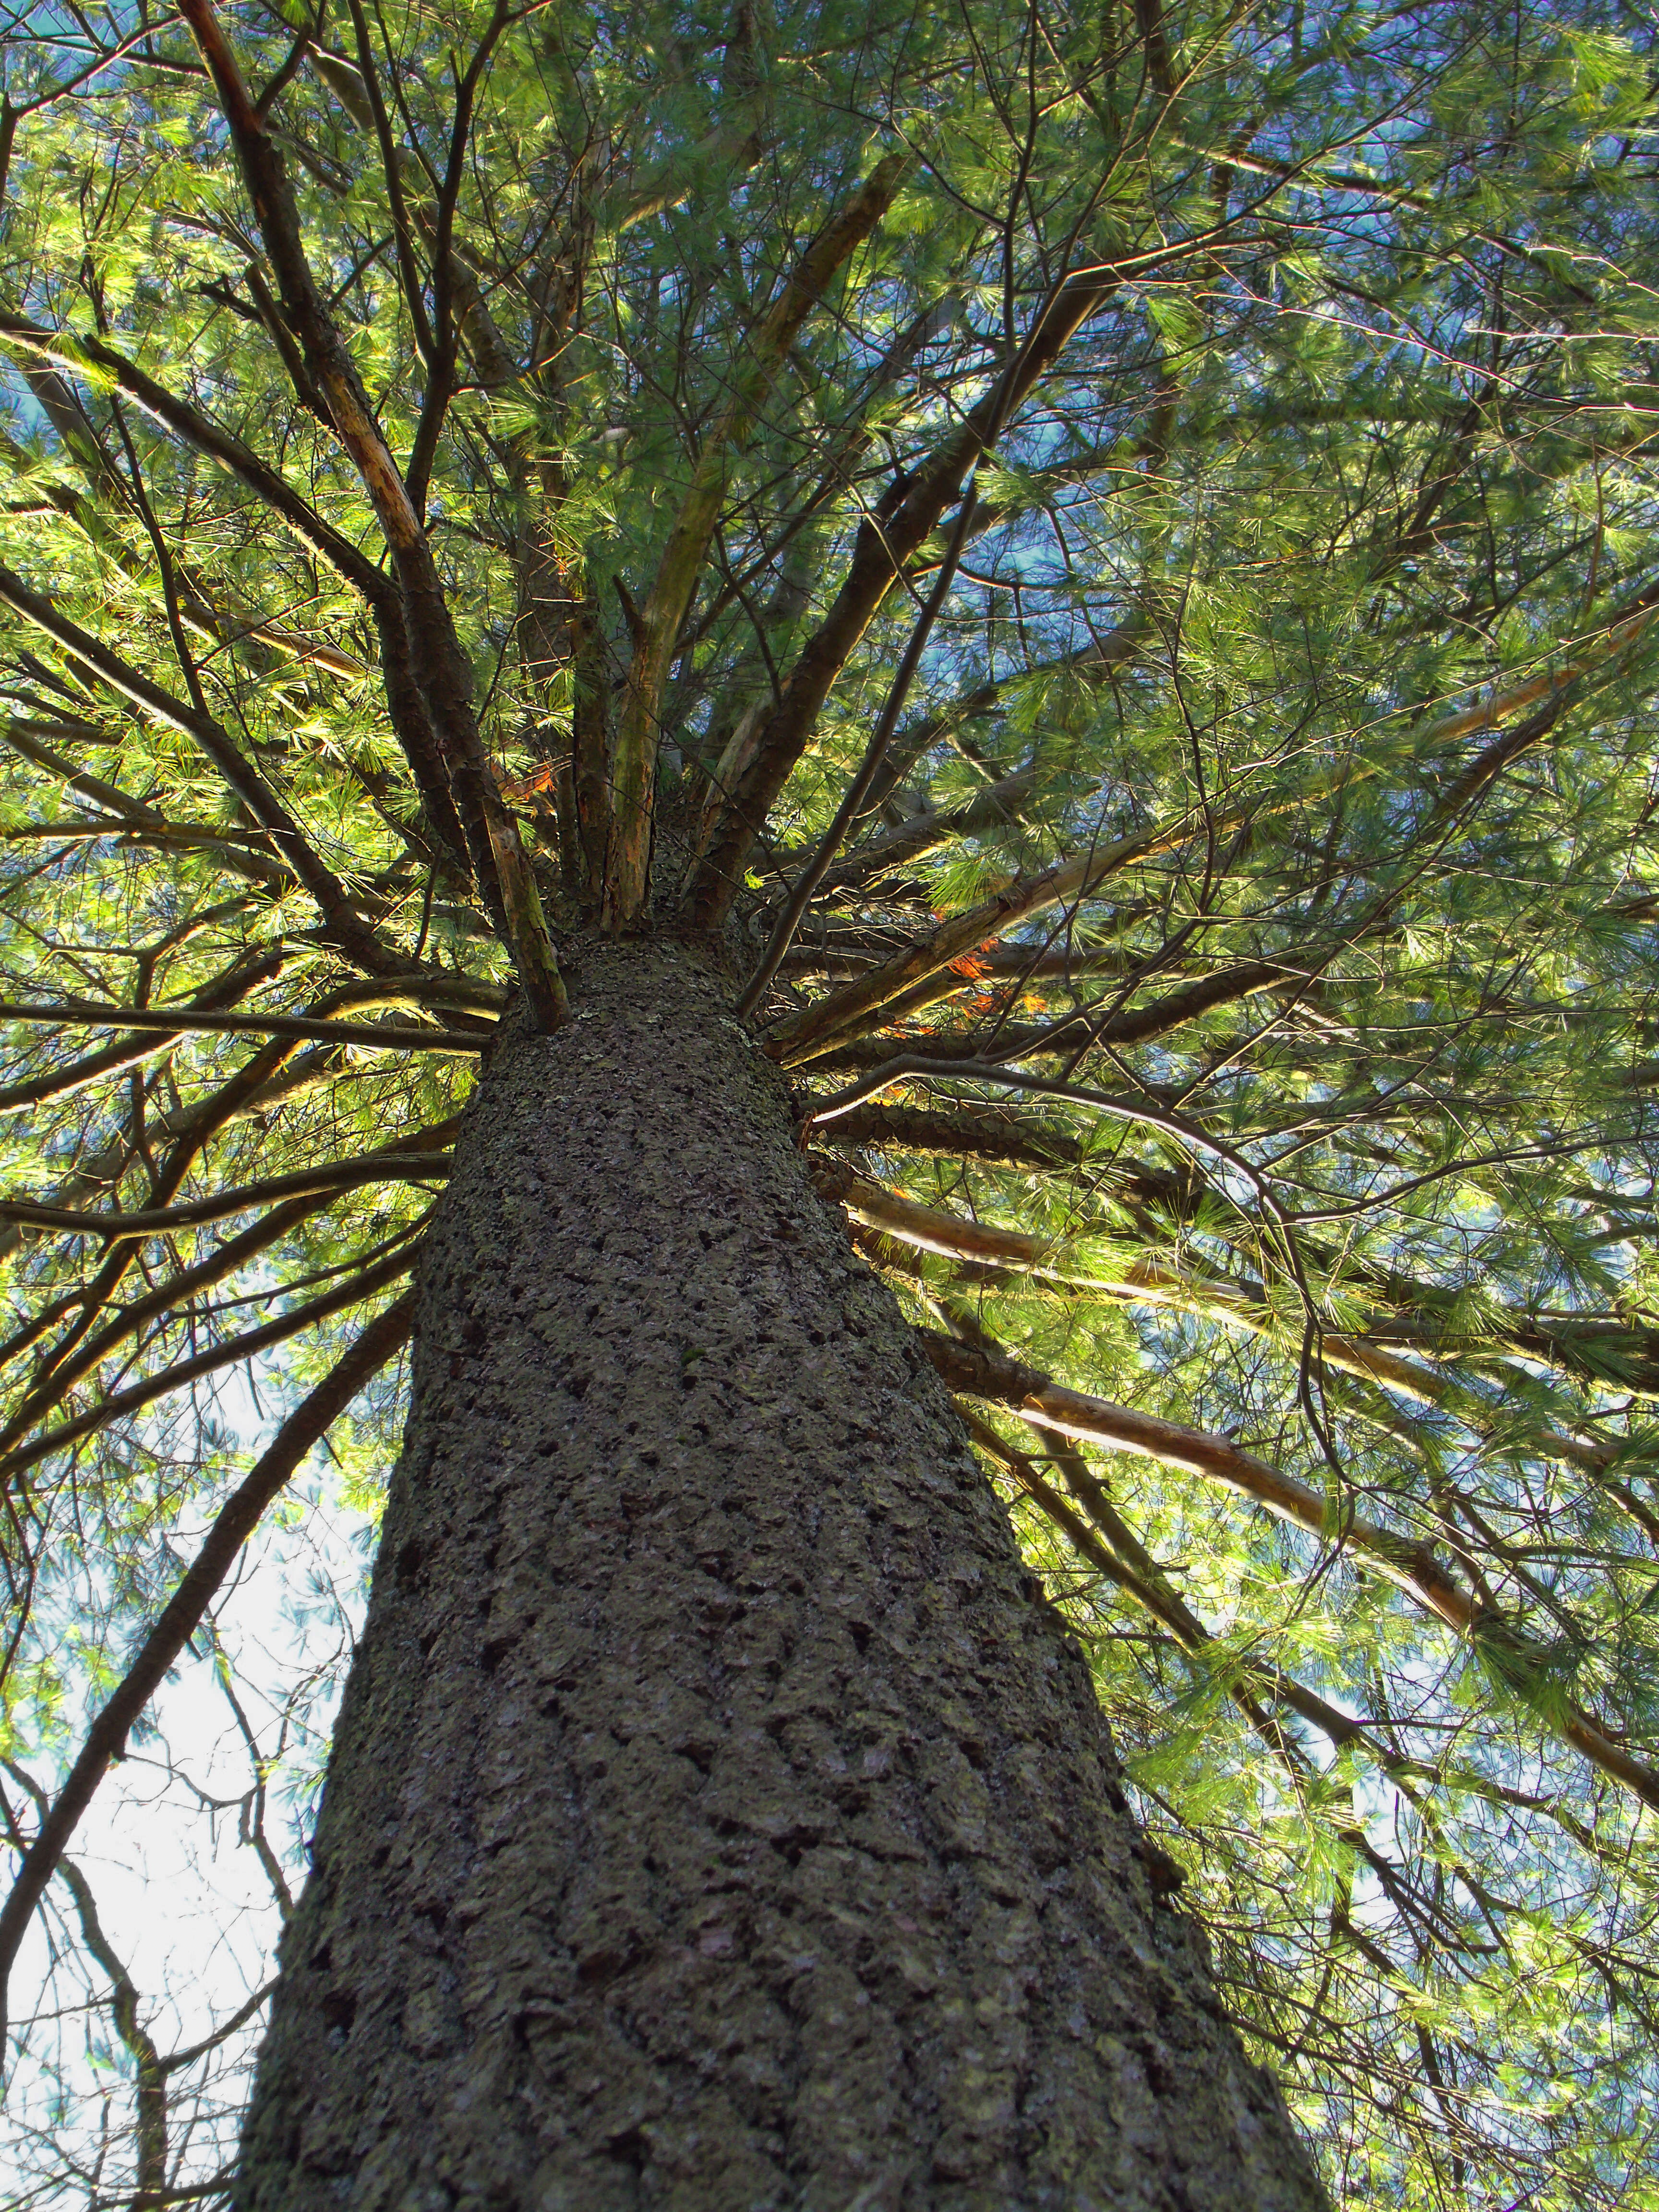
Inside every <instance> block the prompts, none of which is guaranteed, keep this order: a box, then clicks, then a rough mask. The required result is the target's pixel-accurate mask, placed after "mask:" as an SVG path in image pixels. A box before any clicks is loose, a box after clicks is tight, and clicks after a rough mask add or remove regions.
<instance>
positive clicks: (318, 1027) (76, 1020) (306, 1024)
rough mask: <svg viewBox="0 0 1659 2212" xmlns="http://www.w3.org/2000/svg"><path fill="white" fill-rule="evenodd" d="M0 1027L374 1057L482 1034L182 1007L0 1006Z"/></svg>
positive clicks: (481, 1042) (474, 1045)
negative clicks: (289, 1042)
mask: <svg viewBox="0 0 1659 2212" xmlns="http://www.w3.org/2000/svg"><path fill="white" fill-rule="evenodd" d="M0 1022H42V1023H46V1024H48V1025H49V1026H51V1027H53V1028H66V1029H67V1028H72V1027H79V1028H82V1029H112V1030H122V1029H125V1030H150V1031H152V1032H154V1031H160V1032H161V1035H162V1036H163V1037H166V1036H168V1034H169V1033H170V1032H173V1031H183V1030H200V1031H201V1032H203V1033H204V1035H208V1036H218V1035H220V1034H224V1035H228V1036H269V1037H316V1038H318V1039H319V1040H320V1041H321V1042H324V1043H326V1044H349V1045H368V1046H371V1047H373V1048H374V1049H375V1050H376V1051H380V1052H445V1053H478V1052H482V1051H483V1049H484V1048H485V1047H486V1046H487V1045H488V1043H489V1036H490V1032H489V1030H436V1029H435V1030H421V1029H414V1028H400V1027H398V1026H396V1025H394V1024H392V1023H391V1022H331V1021H321V1020H313V1018H311V1017H310V1016H308V1015H305V1014H229V1013H197V1012H191V1010H190V1009H189V1008H187V1007H184V1006H94V1005H80V1006H42V1005H39V1004H28V1003H23V1002H21V1001H17V1000H0Z"/></svg>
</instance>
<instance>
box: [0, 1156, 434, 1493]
mask: <svg viewBox="0 0 1659 2212" xmlns="http://www.w3.org/2000/svg"><path fill="white" fill-rule="evenodd" d="M295 1205H296V1206H300V1207H301V1218H304V1201H303V1200H295ZM270 1218H271V1217H270V1216H267V1220H269V1219H270ZM422 1218H424V1217H422ZM262 1226H263V1225H262ZM416 1226H418V1224H416ZM418 1249H419V1248H418V1246H417V1245H416V1244H415V1243H412V1242H410V1239H409V1238H405V1239H404V1240H403V1241H402V1242H401V1243H399V1244H398V1247H397V1249H396V1250H394V1251H393V1252H392V1254H391V1255H389V1256H388V1257H387V1258H386V1259H383V1260H381V1261H379V1262H378V1263H377V1264H376V1265H375V1266H374V1267H369V1268H368V1269H366V1270H365V1271H364V1272H363V1273H362V1274H359V1275H354V1276H353V1277H352V1278H351V1279H350V1280H349V1282H347V1283H344V1284H343V1285H339V1286H338V1287H337V1288H336V1289H334V1290H331V1291H325V1293H324V1295H323V1296H322V1297H318V1298H312V1299H310V1300H309V1301H308V1302H307V1304H304V1305H300V1306H295V1307H293V1308H292V1309H291V1310H289V1312H287V1313H284V1314H279V1315H278V1316H277V1317H276V1320H275V1321H268V1322H265V1323H264V1326H263V1327H262V1328H255V1329H250V1330H249V1331H248V1333H247V1334H246V1336H238V1337H232V1338H229V1339H228V1340H227V1341H226V1342H225V1343H223V1344H216V1345H213V1346H210V1348H209V1350H207V1351H206V1352H197V1354H196V1356H195V1358H192V1359H181V1360H179V1361H178V1362H176V1363H175V1364H174V1365H173V1366H171V1367H164V1368H161V1369H160V1370H158V1371H157V1372H156V1373H155V1374H154V1375H146V1376H144V1377H143V1380H142V1381H141V1382H137V1383H129V1385H128V1386H127V1388H126V1389H125V1390H116V1391H112V1392H111V1393H110V1394H109V1395H107V1396H106V1397H104V1398H101V1399H100V1401H99V1402H98V1403H97V1404H96V1405H95V1406H90V1407H88V1409H87V1410H86V1412H85V1413H77V1414H76V1415H74V1416H73V1417H72V1418H71V1419H69V1420H67V1421H60V1422H59V1423H58V1426H57V1427H56V1428H55V1429H48V1430H46V1431H44V1432H43V1433H42V1434H41V1435H40V1436H37V1437H33V1438H32V1439H31V1440H30V1442H29V1443H26V1444H20V1445H19V1446H18V1447H17V1449H15V1450H14V1451H11V1452H9V1453H8V1454H7V1455H6V1457H5V1459H4V1461H3V1462H0V1484H3V1485H4V1486H7V1487H9V1486H10V1485H11V1483H12V1482H13V1481H15V1479H16V1477H17V1476H18V1475H20V1474H26V1473H27V1471H28V1469H29V1468H32V1467H35V1466H38V1464H39V1463H40V1461H41V1460H43V1459H49V1458H50V1457H51V1456H52V1453H54V1452H57V1451H64V1450H67V1449H68V1448H69V1447H70V1445H71V1444H77V1443H82V1441H83V1440H84V1439H85V1438H86V1437H89V1436H92V1435H93V1434H94V1432H95V1431H98V1430H99V1429H105V1428H107V1427H108V1426H109V1425H110V1424H111V1423H112V1421H118V1420H124V1419H125V1418H126V1416H127V1415H128V1414H129V1413H138V1412H139V1411H141V1410H142V1409H143V1407H145V1406H149V1405H152V1404H153V1403H154V1402H155V1400H156V1399H157V1398H165V1397H166V1396H167V1395H168V1394H169V1393H170V1392H172V1391H174V1390H182V1389H184V1388H185V1384H186V1383H198V1382H200V1380H201V1379H202V1377H203V1376H204V1375H213V1374H216V1373H217V1371H218V1370H219V1369H220V1368H222V1367H230V1366H234V1365H235V1364H238V1363H239V1362H240V1361H242V1360H244V1359H253V1358H258V1355H259V1353H260V1352H268V1351H270V1348H271V1346H273V1345H276V1344H285V1343H286V1342H287V1341H288V1340H289V1337H291V1336H297V1335H298V1334H299V1333H300V1331H301V1329H304V1328H312V1327H313V1325H314V1324H315V1323H316V1322H319V1321H326V1320H327V1319H328V1318H329V1316H330V1315H331V1314H336V1313H338V1312H339V1311H340V1310H341V1308H342V1307H343V1306H349V1305H356V1304H358V1303H359V1302H360V1301H361V1300H362V1299H363V1298H366V1297H370V1296H371V1295H372V1294H373V1293H374V1291H379V1290H384V1289H385V1287H386V1285H387V1284H388V1283H394V1282H396V1281H397V1280H398V1278H399V1277H400V1276H402V1275H406V1274H407V1273H409V1270H410V1268H411V1267H413V1266H414V1264H415V1259H416V1252H417V1251H418ZM124 1318H125V1316H124Z"/></svg>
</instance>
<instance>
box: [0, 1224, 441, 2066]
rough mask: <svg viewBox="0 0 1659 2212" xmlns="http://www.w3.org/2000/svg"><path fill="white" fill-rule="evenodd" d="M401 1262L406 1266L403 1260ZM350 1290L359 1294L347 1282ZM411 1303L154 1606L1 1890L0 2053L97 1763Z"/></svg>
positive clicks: (301, 1411) (276, 1440)
mask: <svg viewBox="0 0 1659 2212" xmlns="http://www.w3.org/2000/svg"><path fill="white" fill-rule="evenodd" d="M402 1264H403V1265H404V1266H407V1265H408V1264H409V1262H408V1261H407V1259H405V1260H404V1261H403V1263H402ZM352 1290H353V1292H354V1294H356V1295H361V1292H360V1291H358V1290H357V1286H356V1285H353V1286H352ZM349 1302H350V1301H349V1300H345V1301H342V1303H349ZM414 1310H415V1298H414V1293H413V1292H412V1291H405V1292H404V1295H403V1296H402V1297H400V1298H398V1300H397V1301H396V1303H395V1304H392V1305H390V1306H388V1307H387V1308H386V1310H385V1312H384V1313H382V1314H380V1315H379V1316H377V1317H376V1318H375V1319H374V1321H372V1322H369V1323H368V1326H367V1327H366V1328H364V1329H363V1330H362V1334H360V1335H359V1336H358V1338H357V1340H356V1343H355V1344H354V1345H353V1346H351V1348H350V1350H349V1352H346V1353H344V1354H343V1357H342V1358H339V1359H338V1360H337V1361H336V1362H335V1364H334V1366H333V1367H332V1368H331V1370H330V1371H329V1373H328V1375H327V1376H325V1378H324V1380H323V1381H322V1382H321V1383H319V1384H318V1385H317V1387H316V1389H314V1390H313V1391H312V1392H311V1394H310V1395H309V1396H308V1397H307V1398H306V1399H305V1401H303V1403H302V1404H301V1405H300V1406H298V1407H295V1410H294V1412H293V1413H290V1414H289V1417H288V1419H286V1420H285V1421H284V1422H283V1425H282V1427H281V1428H280V1429H279V1430H278V1431H276V1436H275V1437H273V1438H272V1440H271V1442H270V1444H269V1445H268V1446H267V1447H266V1449H265V1450H264V1452H263V1453H262V1454H261V1455H260V1457H259V1459H258V1462H256V1464H255V1465H254V1467H253V1468H252V1470H251V1472H250V1473H249V1474H247V1475H246V1477H245V1478H244V1479H243V1480H242V1481H241V1482H240V1484H239V1485H238V1486H237V1487H236V1489H235V1490H234V1492H232V1493H231V1495H230V1497H229V1498H228V1499H227V1500H226V1501H225V1503H224V1504H223V1505H222V1506H221V1507H220V1509H219V1511H218V1513H217V1515H216V1517H215V1520H214V1523H213V1526H212V1528H210V1530H209V1531H208V1534H207V1536H206V1538H205V1539H204V1542H203V1545H202V1547H201V1549H200V1551H199V1552H198V1553H197V1555H196V1557H195V1559H193V1560H192V1561H191V1565H190V1566H189V1567H188V1568H187V1569H186V1570H185V1574H184V1577H183V1578H182V1579H181V1580H180V1582H179V1586H178V1588H177V1589H175V1590H174V1591H173V1595H172V1596H171V1598H169V1599H168V1601H167V1604H166V1606H165V1607H163V1608H162V1611H161V1616H160V1618H159V1619H158V1620H157V1621H156V1623H155V1627H154V1628H152V1629H151V1631H150V1632H149V1636H148V1637H146V1638H145V1639H144V1643H143V1648H142V1649H141V1650H140V1651H139V1653H138V1656H137V1659H136V1660H135V1661H134V1662H133V1663H132V1665H131V1667H130V1668H128V1670H127V1674H126V1676H125V1680H123V1681H122V1683H121V1684H120V1686H119V1687H118V1689H117V1690H116V1691H115V1692H113V1694H112V1696H111V1697H110V1698H109V1699H107V1700H106V1703H105V1705H104V1706H103V1708H102V1710H101V1711H100V1712H99V1714H98V1717H97V1718H96V1719H95V1720H94V1723H93V1724H92V1726H91V1728H90V1729H88V1734H87V1740H86V1741H85V1743H84V1744H83V1745H82V1748H81V1751H80V1754H79V1756H78V1757H77V1758H76V1761H75V1764H74V1765H73V1766H72V1767H71V1768H70V1771H69V1774H68V1776H67V1777H66V1778H65V1780H64V1786H63V1788H62V1789H61V1790H59V1791H58V1796H57V1799H56V1801H55V1802H54V1803H53V1805H52V1810H51V1811H50V1812H49V1813H48V1814H46V1818H45V1819H44V1820H42V1822H41V1824H40V1829H39V1832H37V1834H36V1836H35V1838H34V1841H33V1844H31V1845H30V1846H29V1849H28V1850H27V1853H26V1854H25V1855H24V1858H23V1863H22V1864H21V1867H20V1868H19V1869H18V1870H17V1874H16V1875H15V1879H14V1881H13V1883H12V1887H11V1893H10V1895H9V1897H8V1898H7V1899H6V1903H5V1906H4V1908H3V1910H0V2051H3V2039H4V2023H5V1992H6V1984H7V1980H8V1978H9V1975H10V1972H11V1968H12V1965H13V1962H14V1960H15V1959H16V1956H17V1948H18V1945H19V1944H20V1943H21V1941H22V1938H23V1935H24V1931H25V1930H26V1929H27V1926H28V1923H29V1922H30V1920H31V1918H32V1917H33V1913H34V1909H35V1906H36V1905H38V1904H39V1903H40V1898H41V1894H42V1893H43V1892H44V1891H45V1889H46V1884H47V1882H48V1881H51V1879H52V1873H53V1871H54V1869H56V1867H57V1865H58V1861H59V1860H60V1859H61V1858H62V1857H63V1854H64V1850H66V1848H67V1847H68V1844H69V1840H70V1837H71V1836H72V1835H73V1833H74V1832H75V1829H76V1824H77V1823H78V1821H79V1820H80V1818H81V1816H82V1814H83V1813H84V1812H85V1811H86V1809H87V1807H88V1805H89V1804H90V1803H91V1802H92V1797H93V1793H94V1791H95V1790H96V1789H97V1787H98V1784H99V1783H100V1781H101V1780H102V1779H103V1777H104V1773H105V1771H106V1768H107V1767H108V1765H109V1764H110V1762H111V1760H112V1759H118V1758H119V1757H120V1756H121V1752H122V1747H123V1746H124V1744H125V1741H126V1738H127V1733H128V1730H129V1729H131V1727H132V1725H133V1723H134V1722H135V1721H136V1720H137V1718H138V1717H139V1715H140V1714H141V1713H142V1712H143V1710H144V1707H145V1706H146V1705H148V1704H149V1700H150V1699H151V1698H152V1697H154V1695H155V1692H156V1691H157V1689H159V1688H160V1686H161V1683H162V1681H163V1680H165V1679H166V1676H167V1670H168V1668H171V1667H172V1666H173V1662H175V1661H176V1660H177V1658H178V1656H179V1653H180V1652H181V1651H182V1650H184V1648H185V1644H187V1643H188V1641H189V1640H190V1638H191V1636H192V1635H193V1634H194V1633H195V1632H196V1629H197V1626H199V1625H200V1622H201V1620H202V1616H203V1614H204V1613H205V1612H206V1611H207V1608H208V1607H209V1605H210V1603H211V1601H212V1600H213V1597H214V1595H215V1593H216V1591H217V1590H218V1589H219V1587H220V1585H221V1583H222V1582H223V1581H224V1579H225V1577H226V1576H227V1575H228V1573H229V1571H230V1569H231V1567H232V1565H234V1561H235V1559H236V1557H237V1554H238V1553H240V1550H241V1548H242V1546H243V1545H244V1544H245V1543H246V1541H247V1540H248V1538H249V1537H250V1536H251V1535H252V1534H253V1531H254V1529H255V1528H257V1527H258V1524H259V1522H260V1520H261V1519H262V1517H263V1516H264V1512H265V1510H266V1508H267V1507H268V1506H269V1505H270V1504H271V1502H272V1500H273V1499H274V1498H276V1496H277V1495H278V1493H279V1492H281V1491H282V1489H283V1486H284V1485H285V1484H286V1483H288V1482H289V1480H290V1479H291V1478H292V1477H293V1475H294V1474H295V1470H296V1469H297V1468H299V1467H300V1466H301V1462H303V1461H304V1459H305V1457H306V1455H307V1453H308V1452H309V1451H310V1450H311V1449H312V1447H313V1445H314V1444H315V1443H317V1442H318V1441H319V1438H320V1437H322V1436H323V1435H324V1434H325V1431H327V1430H328V1429H329V1427H330V1426H331V1425H332V1423H333V1422H334V1421H335V1420H337V1419H338V1417H339V1416H340V1414H341V1413H343V1412H344V1411H345V1409H346V1407H348V1406H349V1404H350V1403H351V1401H352V1400H353V1399H354V1398H355V1397H356V1395H357V1394H358V1392H359V1391H360V1390H362V1389H363V1387H364V1386H365V1384H367V1383H368V1382H369V1381H370V1380H371V1379H372V1378H373V1377H374V1376H375V1375H376V1374H378V1373H379V1371H380V1369H381V1368H382V1367H383V1366H384V1365H385V1364H386V1361H387V1360H388V1359H390V1358H392V1354H393V1353H394V1352H397V1351H398V1350H399V1349H400V1348H401V1347H402V1346H403V1344H404V1340H405V1339H406V1338H407V1337H408V1334H409V1331H410V1324H411V1322H412V1320H413V1316H414Z"/></svg>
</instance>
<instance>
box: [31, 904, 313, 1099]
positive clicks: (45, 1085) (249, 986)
mask: <svg viewBox="0 0 1659 2212" xmlns="http://www.w3.org/2000/svg"><path fill="white" fill-rule="evenodd" d="M285 951H286V948H285V947H284V946H283V945H280V944H279V945H273V946H271V947H270V949H269V950H267V951H263V952H260V953H258V954H256V955H255V957H253V958H252V960H242V961H239V962H237V963H236V964H235V965H234V966H233V967H231V968H228V969H226V971H225V973H224V974H223V975H218V976H216V977H215V978H214V980H213V981H212V982H210V983H206V984H204V986H203V987H202V988H201V989H200V990H199V991H197V992H196V993H194V994H192V995H191V998H190V999H188V1000H186V1001H185V1010H187V1011H189V1012H196V1013H222V1012H226V1011H227V1010H228V1008H229V1007H231V1006H234V1005H235V1003H236V1001H237V1000H239V999H244V998H246V996H247V994H248V993H249V992H250V991H252V990H254V989H256V988H257V987H258V985H259V984H261V983H265V982H269V981H270V979H271V978H272V976H274V975H278V974H279V973H280V972H281V969H282V966H283V958H284V957H285ZM143 1011H144V1012H146V1013H150V1014H154V1015H161V1016H163V1017H165V1016H166V1015H167V1013H168V1012H171V1011H172V1010H171V1009H170V1008H169V1007H167V1006H155V1007H147V1008H145V1009H143ZM5 1018H11V1019H14V1020H15V1019H17V1018H18V1017H17V1016H16V1015H15V1014H14V1015H11V1016H9V1017H7V1016H0V1019H5ZM24 1018H27V1017H24ZM183 1035H184V1031H183V1030H182V1029H180V1028H179V1026H178V1024H173V1026H172V1027H171V1028H168V1027H166V1026H163V1025H162V1024H155V1025H154V1026H151V1027H148V1028H145V1029H139V1030H134V1029H132V1028H131V1027H129V1030H128V1033H127V1035H126V1036H123V1037H118V1038H117V1040H116V1041H115V1042H114V1043H113V1044H111V1045H106V1046H105V1047H104V1048H103V1050H102V1051H101V1052H92V1053H88V1054H86V1056H85V1057H84V1058H83V1059H81V1060H71V1061H70V1063H69V1065H68V1066H61V1065H60V1066H58V1067H57V1068H55V1069H54V1070H53V1071H52V1073H51V1074H49V1075H37V1076H35V1077H34V1078H33V1079H32V1080H31V1081H29V1082H27V1083H12V1084H8V1085H5V1086H4V1087H3V1088H0V1114H7V1113H13V1112H15V1110H16V1109H18V1108H19V1107H22V1106H39V1105H42V1104H44V1103H45V1102H46V1100H47V1099H49V1098H63V1097H67V1096H69V1094H70V1092H72V1091H80V1090H83V1089H84V1088H85V1086H86V1085H88V1083H95V1082H96V1081H97V1080H98V1079H99V1077H100V1076H103V1075H113V1074H116V1073H118V1072H119V1071H120V1070H121V1069H123V1068H127V1067H135V1066H137V1065H138V1063H139V1062H140V1061H141V1060H150V1059H153V1058H154V1057H155V1054H157V1053H159V1052H165V1051H167V1048H168V1047H169V1046H171V1045H173V1044H176V1043H177V1042H178V1041H179V1038H180V1037H181V1036H183Z"/></svg>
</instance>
